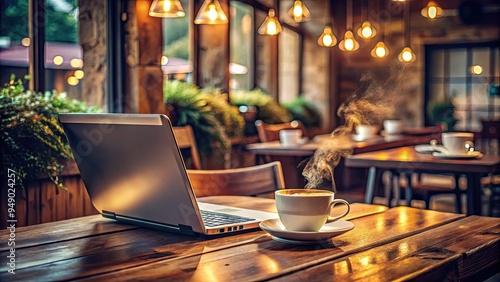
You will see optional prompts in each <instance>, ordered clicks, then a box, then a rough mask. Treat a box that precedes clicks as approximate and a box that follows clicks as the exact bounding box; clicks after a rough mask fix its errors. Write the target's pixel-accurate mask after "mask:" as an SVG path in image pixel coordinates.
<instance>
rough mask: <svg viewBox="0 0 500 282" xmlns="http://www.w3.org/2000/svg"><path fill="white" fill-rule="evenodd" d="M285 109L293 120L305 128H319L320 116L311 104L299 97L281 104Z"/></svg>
mask: <svg viewBox="0 0 500 282" xmlns="http://www.w3.org/2000/svg"><path fill="white" fill-rule="evenodd" d="M281 105H282V106H283V107H284V108H285V109H287V110H288V111H289V112H290V113H291V115H292V118H293V119H294V120H298V121H300V122H302V124H303V125H304V126H305V127H319V126H321V115H320V113H319V112H318V110H317V109H316V107H315V106H314V104H313V103H311V102H310V101H308V100H306V99H305V98H304V96H299V97H297V98H296V99H294V100H293V101H290V102H287V103H282V104H281Z"/></svg>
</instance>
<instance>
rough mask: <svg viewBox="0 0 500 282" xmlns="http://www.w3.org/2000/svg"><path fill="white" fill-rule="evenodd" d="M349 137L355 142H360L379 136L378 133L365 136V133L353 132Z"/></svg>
mask: <svg viewBox="0 0 500 282" xmlns="http://www.w3.org/2000/svg"><path fill="white" fill-rule="evenodd" d="M351 137H352V140H354V141H356V142H361V141H366V140H369V139H373V138H377V137H379V136H378V135H369V136H366V135H359V134H353V135H352V136H351Z"/></svg>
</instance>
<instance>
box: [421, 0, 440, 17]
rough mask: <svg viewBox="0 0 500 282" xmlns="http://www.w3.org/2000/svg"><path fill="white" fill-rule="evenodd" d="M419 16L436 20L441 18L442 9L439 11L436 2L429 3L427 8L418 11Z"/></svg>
mask: <svg viewBox="0 0 500 282" xmlns="http://www.w3.org/2000/svg"><path fill="white" fill-rule="evenodd" d="M420 14H422V16H423V17H424V18H428V19H437V18H440V17H442V16H443V9H441V7H439V6H438V4H436V2H434V1H429V3H427V6H425V8H423V9H422V11H420Z"/></svg>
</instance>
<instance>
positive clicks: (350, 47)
mask: <svg viewBox="0 0 500 282" xmlns="http://www.w3.org/2000/svg"><path fill="white" fill-rule="evenodd" d="M339 49H340V50H342V51H346V52H352V51H356V50H358V49H359V43H358V42H357V41H356V39H354V34H353V33H352V31H350V30H348V31H346V32H345V35H344V40H342V41H340V43H339Z"/></svg>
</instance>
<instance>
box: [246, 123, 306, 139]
mask: <svg viewBox="0 0 500 282" xmlns="http://www.w3.org/2000/svg"><path fill="white" fill-rule="evenodd" d="M255 127H256V128H257V134H258V135H259V140H260V142H268V141H276V140H279V139H280V135H279V133H280V130H283V129H300V130H302V137H307V131H306V129H305V127H304V125H303V124H302V123H301V122H300V121H298V120H293V121H291V122H286V123H278V124H269V123H265V122H263V121H262V120H256V121H255Z"/></svg>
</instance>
